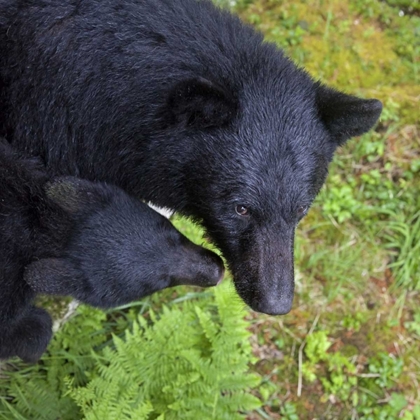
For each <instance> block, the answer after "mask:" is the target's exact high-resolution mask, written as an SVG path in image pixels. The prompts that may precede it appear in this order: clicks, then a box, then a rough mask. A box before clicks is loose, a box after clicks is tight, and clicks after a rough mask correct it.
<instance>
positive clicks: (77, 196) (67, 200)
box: [45, 177, 106, 214]
mask: <svg viewBox="0 0 420 420" xmlns="http://www.w3.org/2000/svg"><path fill="white" fill-rule="evenodd" d="M45 193H46V195H47V197H48V198H49V199H50V200H51V201H53V202H54V203H56V204H57V205H59V206H60V207H61V208H62V209H63V210H65V211H67V212H68V213H71V214H76V213H80V212H82V213H83V212H84V211H89V210H91V209H92V208H95V207H98V208H99V207H100V206H101V204H102V203H105V201H106V194H101V191H100V190H99V187H98V186H97V185H96V184H95V183H93V182H89V181H86V180H83V179H78V178H73V177H59V178H55V179H54V180H53V181H51V182H48V183H47V184H46V186H45Z"/></svg>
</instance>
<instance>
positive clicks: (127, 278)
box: [0, 141, 224, 362]
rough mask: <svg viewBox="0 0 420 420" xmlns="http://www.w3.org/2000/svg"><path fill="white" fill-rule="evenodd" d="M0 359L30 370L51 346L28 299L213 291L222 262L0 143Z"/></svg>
mask: <svg viewBox="0 0 420 420" xmlns="http://www.w3.org/2000/svg"><path fill="white" fill-rule="evenodd" d="M0 183H1V189H0V229H1V230H0V292H1V294H0V359H5V358H9V357H13V356H19V357H20V358H22V359H23V360H25V361H30V362H31V361H36V360H37V359H38V358H39V357H40V356H41V355H42V353H43V352H44V350H45V348H46V346H47V344H48V342H49V340H50V338H51V318H50V316H49V315H48V313H47V312H45V311H44V310H43V309H40V308H36V307H35V306H33V304H32V301H33V298H34V297H35V295H36V294H37V293H47V294H57V295H71V296H74V297H75V298H76V299H79V300H80V301H82V302H86V303H89V304H91V305H94V306H99V307H111V306H116V305H120V304H123V303H127V302H129V301H132V300H135V299H137V298H140V297H142V296H145V295H149V294H151V293H153V292H156V291H158V290H161V289H164V288H166V287H171V286H175V285H179V284H190V285H198V286H203V287H207V286H213V285H216V284H217V283H218V282H219V281H220V280H221V278H222V276H223V272H224V268H223V263H222V260H221V259H220V258H219V257H218V256H217V255H216V254H214V253H212V252H211V251H208V250H206V249H204V248H201V247H199V246H197V245H194V244H193V243H191V242H190V241H189V240H188V239H187V238H185V237H184V236H183V235H181V234H180V233H179V232H178V231H177V230H176V229H175V228H174V227H173V226H172V225H171V223H170V222H169V221H168V220H167V219H165V218H164V217H163V216H161V215H159V214H158V213H157V212H155V211H154V210H152V209H151V208H149V207H148V206H147V205H146V204H144V203H142V202H140V201H138V200H136V199H134V198H132V197H130V196H128V195H127V194H126V193H124V192H123V191H122V190H120V189H118V188H116V187H113V186H109V185H106V184H103V183H93V182H88V181H85V180H81V179H76V178H72V177H61V178H54V179H50V178H49V177H48V175H47V174H46V172H45V171H44V168H43V166H42V165H41V164H40V163H39V162H38V161H37V160H36V159H33V158H32V159H29V158H25V157H20V156H18V155H17V154H16V153H15V152H14V151H13V150H12V149H11V148H10V146H9V145H8V144H6V143H4V142H1V141H0Z"/></svg>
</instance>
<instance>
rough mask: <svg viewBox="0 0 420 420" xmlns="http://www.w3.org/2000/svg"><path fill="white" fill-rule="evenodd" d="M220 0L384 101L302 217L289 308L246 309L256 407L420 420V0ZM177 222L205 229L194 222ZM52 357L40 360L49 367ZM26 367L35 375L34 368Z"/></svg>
mask: <svg viewBox="0 0 420 420" xmlns="http://www.w3.org/2000/svg"><path fill="white" fill-rule="evenodd" d="M220 1H223V0H220ZM224 6H227V7H231V8H233V9H234V10H235V11H236V12H237V13H239V14H240V16H241V17H242V18H243V19H244V20H245V21H247V22H249V23H251V24H252V25H254V26H255V27H257V28H258V29H259V30H261V31H262V32H264V34H265V35H266V37H267V40H269V41H272V42H276V43H277V44H278V45H280V46H281V47H283V48H284V49H285V50H286V52H287V53H288V55H290V56H291V57H292V58H293V59H294V60H295V61H296V62H297V63H298V64H299V65H301V66H303V67H305V68H306V69H307V70H308V71H309V73H310V74H311V75H312V76H314V77H315V78H317V79H321V80H322V81H324V82H326V83H328V84H331V85H333V86H335V87H337V88H339V89H342V90H344V91H346V92H348V93H354V94H358V95H360V96H363V97H369V98H370V97H376V98H379V99H381V100H382V101H383V102H384V105H385V108H384V112H383V115H382V117H381V121H380V123H379V125H378V127H377V129H376V130H375V131H373V132H371V133H369V134H367V135H365V136H362V137H361V138H358V139H353V140H352V141H350V142H349V143H348V144H347V145H346V146H344V147H343V148H342V149H341V150H340V151H339V152H338V153H337V155H336V157H335V159H334V162H333V164H332V166H331V168H330V176H329V178H328V180H327V184H326V186H325V187H324V188H323V190H322V192H321V194H320V196H319V197H318V199H317V201H316V203H315V205H314V206H313V209H312V210H311V212H310V214H309V215H308V216H307V217H306V218H305V219H304V220H303V221H302V223H301V224H300V226H299V228H298V232H297V241H296V251H295V253H296V271H297V272H296V298H295V301H294V308H293V310H292V312H291V313H290V314H288V315H286V316H283V317H270V316H265V315H261V314H256V313H252V312H249V315H248V320H249V322H250V330H251V331H252V333H253V335H252V346H253V351H254V354H255V356H256V357H257V359H258V360H259V361H258V362H257V363H256V364H255V365H252V366H251V369H252V370H254V371H255V372H257V373H259V374H261V376H262V378H263V379H262V383H261V385H260V387H259V390H258V391H255V394H256V395H257V396H258V397H260V398H261V399H262V401H263V405H262V408H261V409H259V410H257V411H255V412H253V413H250V414H249V415H248V418H249V419H250V420H252V419H290V420H295V419H372V420H376V419H397V418H403V419H405V420H410V419H415V420H420V385H419V382H420V268H419V266H420V247H419V246H420V245H419V244H420V215H419V211H420V103H419V102H420V18H419V14H420V13H419V12H420V4H419V2H418V1H404V0H392V1H391V0H389V1H379V0H366V1H364V0H363V1H362V0H306V1H305V0H294V1H282V0H252V1H251V0H238V2H236V3H235V4H233V5H232V4H229V5H227V4H224ZM175 224H176V225H177V227H178V228H180V229H181V230H183V231H184V232H186V234H187V235H188V236H190V237H191V238H192V239H193V240H195V241H196V242H197V243H202V242H203V239H202V234H203V232H202V231H201V230H200V229H198V228H197V227H195V226H193V225H192V224H191V223H190V222H188V221H186V220H183V219H176V220H175ZM201 293H203V292H198V291H197V293H196V292H195V291H194V290H193V291H191V289H187V288H178V289H177V290H168V291H164V292H162V293H160V294H156V295H154V296H153V297H149V298H147V299H145V300H144V301H142V302H141V303H139V304H134V305H132V306H131V308H129V309H127V311H133V310H137V311H138V310H140V312H141V313H144V314H146V315H147V313H148V308H150V307H158V306H159V305H161V304H162V302H170V301H171V300H172V301H175V302H177V301H182V300H186V299H194V298H196V297H197V296H200V294H201ZM207 293H208V292H204V294H207ZM206 296H207V295H206ZM232 299H237V297H235V296H233V295H232ZM45 304H46V306H47V307H49V308H50V310H51V309H53V310H54V308H57V310H56V312H57V316H58V317H61V316H62V314H63V313H64V312H65V310H64V311H63V307H62V305H61V304H60V301H58V303H57V301H54V303H51V302H50V301H46V303H45ZM136 305H137V306H136ZM95 313H96V312H95ZM124 316H125V315H124V311H119V312H115V313H109V314H108V315H107V321H106V322H107V324H106V326H107V327H106V328H107V330H106V331H107V334H109V332H110V331H111V332H114V333H117V334H118V333H121V331H122V330H123V329H124V328H126V323H125V318H124ZM84 344H85V346H86V345H88V347H89V348H90V347H91V345H90V344H89V343H84ZM56 347H57V346H56ZM48 357H50V358H51V357H52V356H51V355H50V356H47V358H46V359H45V360H46V361H45V362H42V363H44V365H42V364H41V368H40V369H38V371H41V370H43V369H44V370H47V369H46V367H45V366H48ZM60 357H61V356H60ZM83 357H88V356H83ZM16 366H18V369H22V367H21V365H20V364H18V365H16V364H14V363H12V364H7V365H3V369H6V370H7V372H8V374H7V375H5V376H4V379H3V384H1V386H0V391H2V392H3V393H5V395H4V396H3V398H5V399H6V400H7V401H9V402H10V403H11V404H14V403H15V402H16V398H17V397H10V398H9V397H8V396H7V384H6V382H5V381H6V380H9V379H10V374H9V372H10V371H11V370H14V369H16ZM42 366H44V367H42ZM38 371H37V372H38ZM20 372H23V373H20V375H26V376H25V377H26V378H27V381H28V384H30V382H31V374H28V372H29V371H28V370H20ZM3 373H4V372H3ZM48 375H49V374H48V373H47V374H46V377H48ZM12 377H13V375H12ZM0 380H1V377H0ZM60 387H63V385H60ZM2 413H4V412H3V411H1V410H0V415H2V416H3V418H8V417H7V416H6V417H4V416H5V414H2ZM0 417H1V416H0ZM10 418H22V417H19V416H17V415H16V417H10Z"/></svg>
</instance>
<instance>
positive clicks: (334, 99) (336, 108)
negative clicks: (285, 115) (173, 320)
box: [316, 84, 382, 146]
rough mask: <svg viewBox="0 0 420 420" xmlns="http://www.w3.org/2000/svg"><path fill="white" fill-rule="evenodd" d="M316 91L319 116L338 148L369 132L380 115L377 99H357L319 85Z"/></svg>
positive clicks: (379, 105) (380, 105)
mask: <svg viewBox="0 0 420 420" xmlns="http://www.w3.org/2000/svg"><path fill="white" fill-rule="evenodd" d="M316 89H317V91H316V102H317V106H318V111H319V115H320V117H321V120H322V121H323V123H324V124H325V126H326V127H327V129H328V130H329V132H330V134H331V137H332V138H333V139H334V141H335V142H336V143H337V145H338V146H341V145H342V144H344V143H345V142H346V141H347V140H348V139H349V138H350V137H354V136H360V135H361V134H363V133H366V132H367V131H369V130H370V129H371V128H372V127H373V126H374V125H375V123H376V122H377V120H378V118H379V116H380V115H381V111H382V103H381V102H380V101H378V100H377V99H361V98H357V97H356V96H351V95H346V94H345V93H342V92H338V91H336V90H334V89H331V88H329V87H326V86H323V85H321V84H317V86H316Z"/></svg>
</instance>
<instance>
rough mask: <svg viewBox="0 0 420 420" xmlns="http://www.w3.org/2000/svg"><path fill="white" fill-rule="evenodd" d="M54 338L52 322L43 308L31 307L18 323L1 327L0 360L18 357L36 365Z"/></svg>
mask: <svg viewBox="0 0 420 420" xmlns="http://www.w3.org/2000/svg"><path fill="white" fill-rule="evenodd" d="M51 336H52V320H51V317H50V316H49V314H48V313H47V312H46V311H44V310H43V309H41V308H36V307H35V306H30V307H29V308H28V309H27V312H26V313H25V314H24V315H23V316H22V317H20V318H19V320H18V321H15V322H13V321H11V322H10V324H9V325H7V326H5V325H3V326H1V327H0V359H9V358H11V357H15V356H18V357H20V358H21V359H22V360H23V361H24V362H27V363H35V362H36V361H38V360H39V358H40V357H41V356H42V354H43V353H44V351H45V349H46V348H47V345H48V343H49V342H50V340H51Z"/></svg>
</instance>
